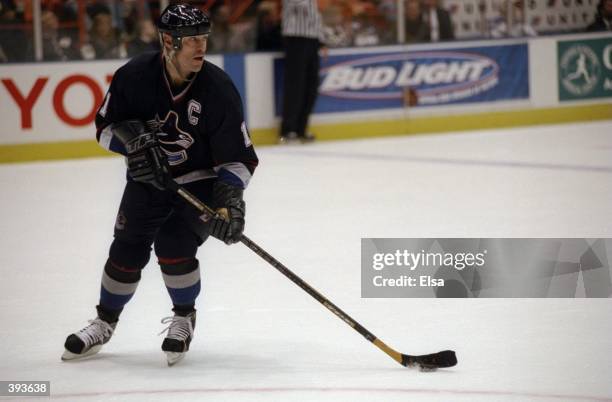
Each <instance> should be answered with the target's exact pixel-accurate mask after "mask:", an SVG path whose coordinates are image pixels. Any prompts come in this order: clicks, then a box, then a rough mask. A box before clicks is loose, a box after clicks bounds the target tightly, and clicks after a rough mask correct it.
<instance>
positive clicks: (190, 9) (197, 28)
mask: <svg viewBox="0 0 612 402" xmlns="http://www.w3.org/2000/svg"><path fill="white" fill-rule="evenodd" d="M210 28H211V23H210V18H209V17H208V15H207V14H206V13H205V12H203V11H202V10H200V9H199V8H197V7H194V6H192V5H189V4H171V5H169V6H168V7H166V9H165V10H164V11H163V12H162V13H161V15H160V16H159V20H158V21H157V29H158V30H159V32H160V33H162V32H163V33H167V34H170V35H171V36H172V46H173V47H174V48H175V49H180V48H181V39H182V38H184V37H186V36H197V35H208V34H209V33H210Z"/></svg>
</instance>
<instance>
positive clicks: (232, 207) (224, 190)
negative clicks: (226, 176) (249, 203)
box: [211, 182, 246, 244]
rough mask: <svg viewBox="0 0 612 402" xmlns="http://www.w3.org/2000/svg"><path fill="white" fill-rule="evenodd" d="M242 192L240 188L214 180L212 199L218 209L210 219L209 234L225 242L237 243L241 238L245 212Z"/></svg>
mask: <svg viewBox="0 0 612 402" xmlns="http://www.w3.org/2000/svg"><path fill="white" fill-rule="evenodd" d="M242 192H243V191H242V189H241V188H238V187H235V186H232V185H229V184H225V183H222V182H216V183H215V185H214V188H213V199H214V202H215V205H217V206H219V209H217V212H216V214H215V216H213V218H212V220H211V225H212V229H211V235H213V236H214V237H216V238H217V239H219V240H221V241H223V242H225V243H226V244H233V243H237V242H239V241H240V239H241V238H242V232H243V231H244V215H245V212H246V204H245V202H244V200H243V199H242Z"/></svg>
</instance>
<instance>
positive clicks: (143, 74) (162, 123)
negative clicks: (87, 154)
mask: <svg viewBox="0 0 612 402" xmlns="http://www.w3.org/2000/svg"><path fill="white" fill-rule="evenodd" d="M166 74H167V73H166V71H165V67H164V61H163V59H162V56H161V54H160V53H159V52H158V53H146V54H143V55H140V56H137V57H135V58H134V59H132V60H130V61H129V62H128V63H126V64H125V65H124V66H122V67H121V68H119V69H118V70H117V72H116V73H115V75H114V76H113V80H112V82H111V85H110V89H109V90H108V92H107V93H106V96H105V98H104V102H103V103H102V105H101V106H100V108H99V109H98V113H97V115H96V128H97V134H96V136H97V139H98V142H99V143H100V145H101V146H103V147H105V148H106V149H109V150H111V151H113V152H118V153H122V154H124V155H125V150H124V149H123V147H122V146H121V145H120V143H119V141H118V140H117V139H114V138H113V135H112V132H111V130H110V129H109V128H108V126H109V125H110V124H111V123H115V122H120V121H123V120H128V119H139V120H141V121H145V122H146V123H147V124H148V125H149V127H151V128H152V129H155V130H156V132H157V133H158V134H157V135H158V139H159V142H160V144H161V147H162V149H163V151H164V152H165V153H166V154H167V155H168V163H169V164H170V170H171V172H172V175H173V177H175V178H177V179H179V180H177V181H179V183H181V182H188V181H193V180H197V179H199V178H205V177H214V176H215V175H216V176H217V177H218V178H219V180H222V181H224V182H226V183H228V184H232V185H235V186H239V187H242V188H245V187H246V186H247V184H248V182H249V180H250V178H251V176H252V174H253V172H254V171H255V167H256V166H257V163H258V159H257V155H256V154H255V150H254V149H253V144H252V143H251V139H250V137H249V133H248V130H247V127H246V123H245V121H244V116H243V111H242V102H241V99H240V94H239V93H238V91H237V90H236V87H235V86H234V84H233V83H232V81H231V80H230V78H229V76H228V75H227V74H226V73H225V72H224V71H223V70H221V69H220V68H219V67H217V66H215V65H214V64H211V63H208V62H205V63H204V65H203V67H202V70H200V71H199V72H198V73H197V74H196V75H195V78H194V79H193V80H192V81H190V82H188V83H186V84H185V85H184V86H183V87H182V88H180V89H176V90H175V92H177V93H173V88H172V86H171V85H170V80H169V77H167V75H166ZM185 178H186V179H185Z"/></svg>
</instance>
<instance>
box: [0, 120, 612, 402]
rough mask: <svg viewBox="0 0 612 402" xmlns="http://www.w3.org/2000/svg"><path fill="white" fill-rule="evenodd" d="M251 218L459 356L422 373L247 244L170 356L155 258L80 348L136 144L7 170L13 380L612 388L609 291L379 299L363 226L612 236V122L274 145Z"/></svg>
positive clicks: (376, 308) (7, 337) (3, 261)
mask: <svg viewBox="0 0 612 402" xmlns="http://www.w3.org/2000/svg"><path fill="white" fill-rule="evenodd" d="M258 154H259V156H260V159H261V163H260V167H259V169H258V170H257V172H256V175H255V177H254V179H253V181H252V182H251V186H250V188H249V189H248V191H247V195H246V199H247V204H248V205H247V211H248V213H247V229H246V233H247V234H248V235H249V236H250V237H251V238H252V239H253V240H255V241H256V242H258V243H259V244H260V245H261V246H262V247H263V248H265V249H266V250H268V251H269V252H270V253H271V254H272V255H273V256H275V257H276V258H277V259H279V260H280V261H282V262H284V263H285V264H286V265H287V266H288V267H289V268H290V269H292V270H294V272H296V273H297V274H298V275H300V276H301V277H302V278H303V279H304V280H306V281H307V282H308V283H310V284H311V285H312V286H314V287H315V288H317V289H318V290H319V291H320V292H321V293H323V294H324V295H326V296H327V297H328V298H330V299H331V300H332V301H333V302H335V303H336V304H337V305H339V306H340V307H341V308H343V309H344V310H346V311H347V312H348V313H349V314H351V315H352V316H353V317H354V318H355V319H357V320H358V321H359V322H360V323H361V324H363V325H364V326H365V327H366V328H368V329H369V330H370V331H372V332H373V333H374V334H375V335H377V336H378V337H379V338H381V339H382V340H383V341H385V342H386V343H387V344H389V345H390V346H392V347H394V348H396V349H397V350H399V351H401V352H404V353H410V354H420V353H429V352H433V351H437V350H442V349H447V348H449V349H454V350H456V351H457V356H458V358H459V364H458V365H457V366H456V367H454V368H452V369H446V370H440V371H438V372H437V373H421V372H418V371H413V370H408V369H406V368H403V367H401V366H400V365H398V364H396V363H395V362H394V361H393V360H391V359H390V358H389V357H388V356H386V355H385V354H384V353H382V352H381V351H380V350H378V349H377V348H376V347H374V346H373V345H371V344H369V343H368V342H367V341H366V340H364V339H363V338H362V337H361V336H360V335H358V334H357V333H356V332H354V331H353V330H352V329H351V328H349V327H348V326H347V325H345V324H344V323H343V322H342V321H341V320H339V319H338V318H336V317H335V316H334V315H333V314H331V313H330V312H329V311H327V310H326V309H325V308H323V307H322V306H321V305H320V304H319V303H317V302H316V301H314V300H313V299H311V298H310V296H308V295H307V294H306V293H304V292H303V291H302V290H301V289H299V288H298V287H296V286H295V285H294V284H293V283H291V282H290V281H289V280H287V279H286V278H285V277H284V276H283V275H281V274H280V273H278V272H277V271H276V270H274V269H273V268H272V267H270V266H269V265H268V264H267V263H265V262H264V261H263V260H260V259H259V258H258V257H257V256H256V255H254V254H253V253H252V252H250V250H248V249H247V248H246V247H244V246H242V245H235V246H231V247H227V246H225V245H222V244H220V243H219V242H217V241H215V240H210V241H208V242H207V243H206V244H205V245H204V246H203V247H202V248H201V249H200V251H199V253H198V258H199V259H200V261H201V267H202V272H203V292H202V294H201V296H200V298H199V299H198V304H197V307H198V310H199V311H198V325H197V328H196V336H195V339H194V341H193V343H192V348H191V349H192V350H191V351H190V352H189V354H188V356H187V357H186V358H185V360H183V361H182V362H181V363H179V364H178V365H177V366H174V367H171V368H169V367H167V366H166V364H165V361H164V356H163V354H162V352H161V351H160V345H161V341H162V337H159V336H157V333H158V332H159V331H160V330H161V329H162V326H161V324H160V323H159V320H160V319H161V318H162V317H164V316H166V315H169V314H170V300H169V297H168V295H167V293H166V291H165V288H164V286H163V282H162V279H161V274H160V272H159V269H158V268H157V266H156V265H155V260H154V258H153V259H152V262H151V263H150V264H149V266H148V267H147V268H146V269H145V271H144V273H143V280H142V281H141V283H140V286H139V289H138V291H137V293H136V295H135V297H134V299H133V300H132V302H131V303H130V304H129V305H128V306H127V307H126V309H125V311H124V314H123V315H122V318H121V321H120V323H119V326H118V328H117V330H116V332H115V335H114V337H113V339H112V340H111V342H110V343H109V344H107V345H106V346H105V347H104V348H103V349H102V352H101V353H100V354H99V355H97V356H96V357H94V358H92V359H90V360H87V361H82V362H72V363H62V362H61V361H60V355H61V353H62V351H63V342H64V339H65V337H66V336H67V335H68V334H69V333H70V332H72V331H75V330H77V329H79V328H81V327H83V326H84V325H85V324H86V320H87V319H90V318H93V316H94V314H95V313H94V309H93V307H94V305H95V304H96V303H97V299H98V292H99V286H100V284H99V281H100V276H101V272H102V265H103V263H104V261H105V259H106V256H107V252H108V246H109V244H110V242H111V240H112V228H113V224H114V218H115V214H116V208H117V206H118V203H119V200H120V197H121V191H122V187H123V177H124V169H125V167H124V163H123V161H122V159H120V158H101V159H89V160H78V161H65V162H48V163H30V164H15V165H0V188H2V198H1V206H2V208H0V222H1V227H2V241H1V242H0V244H1V246H0V247H1V249H0V295H1V296H0V323H1V324H0V380H50V381H51V388H52V396H53V399H58V400H68V401H94V400H116V401H134V400H146V401H171V400H175V401H191V400H204V399H206V400H215V401H217V400H223V401H235V400H244V401H259V400H283V401H286V400H293V401H302V400H317V401H320V400H338V401H347V400H351V401H390V400H395V401H397V400H410V401H525V400H534V401H560V400H561V401H582V400H584V401H604V400H612V374H611V373H612V357H611V356H612V302H611V300H610V299H454V300H449V299H445V300H442V299H362V298H361V295H360V239H361V238H362V237H610V236H612V157H611V155H612V122H611V121H607V122H596V123H589V124H578V125H562V126H547V127H540V128H533V127H532V128H520V129H512V130H499V131H495V132H484V131H483V132H476V133H466V134H452V135H436V136H424V137H397V138H386V139H375V140H363V141H348V142H334V143H320V144H314V145H311V146H304V147H268V148H260V149H259V150H258Z"/></svg>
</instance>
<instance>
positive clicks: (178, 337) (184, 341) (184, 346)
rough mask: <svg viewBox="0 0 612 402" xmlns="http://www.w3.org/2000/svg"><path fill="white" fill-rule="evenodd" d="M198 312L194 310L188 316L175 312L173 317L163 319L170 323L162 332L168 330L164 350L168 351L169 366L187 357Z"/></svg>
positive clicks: (164, 322) (163, 322)
mask: <svg viewBox="0 0 612 402" xmlns="http://www.w3.org/2000/svg"><path fill="white" fill-rule="evenodd" d="M195 321H196V312H195V311H194V312H192V313H190V314H188V315H187V316H180V315H177V314H174V316H172V317H166V318H163V319H162V320H161V322H162V324H169V325H168V327H166V328H165V329H164V330H163V331H162V332H160V333H159V334H160V335H161V334H163V333H164V332H166V331H168V334H167V335H166V338H165V339H164V343H162V350H163V351H164V352H165V353H166V358H167V359H168V366H172V365H174V364H175V363H177V362H179V361H180V360H182V359H183V358H184V357H185V353H186V352H187V351H188V350H189V344H190V343H191V339H192V338H193V329H194V328H195Z"/></svg>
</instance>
